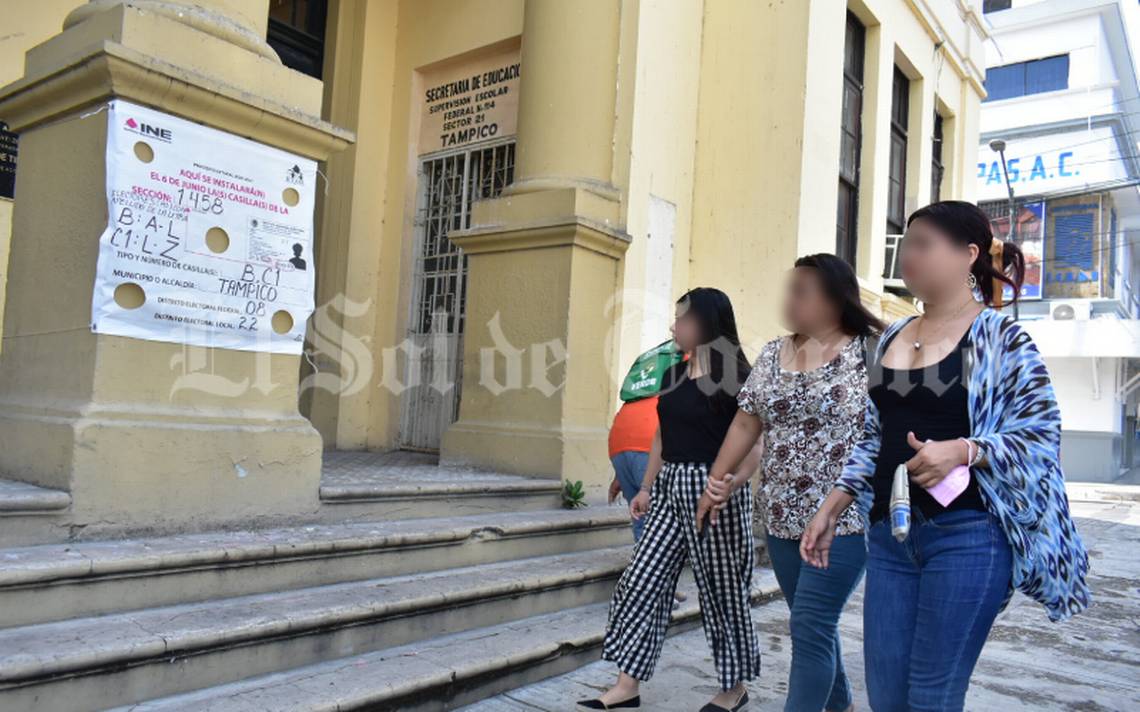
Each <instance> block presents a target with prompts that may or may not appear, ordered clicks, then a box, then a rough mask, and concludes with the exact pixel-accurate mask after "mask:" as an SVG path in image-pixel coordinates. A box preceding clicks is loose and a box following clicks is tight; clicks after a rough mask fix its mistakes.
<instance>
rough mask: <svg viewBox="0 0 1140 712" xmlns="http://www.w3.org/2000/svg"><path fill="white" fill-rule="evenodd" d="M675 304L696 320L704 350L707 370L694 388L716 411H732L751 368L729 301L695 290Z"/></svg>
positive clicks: (703, 289)
mask: <svg viewBox="0 0 1140 712" xmlns="http://www.w3.org/2000/svg"><path fill="white" fill-rule="evenodd" d="M677 305H678V306H683V307H684V308H685V309H686V313H688V314H692V315H693V316H695V317H696V319H697V323H698V324H699V325H700V330H701V345H702V346H705V347H707V349H706V350H707V352H708V359H709V361H708V369H709V371H708V373H706V374H703V375H702V376H701V377H700V378H698V379H697V385H698V386H700V388H701V392H702V393H704V394H705V395H706V396H708V397H709V398H711V399H712V401H713V407H714V408H715V409H716V410H718V411H720V412H727V411H728V410H736V394H737V392H738V391H739V390H740V387H741V386H743V385H744V382H745V381H746V380H747V379H748V374H749V372H750V371H751V370H752V366H751V364H750V363H749V362H748V357H747V356H745V355H744V348H743V347H742V346H741V345H740V334H739V333H737V330H736V314H735V313H734V312H733V311H732V302H731V301H730V300H729V298H728V295H727V294H725V293H724V292H722V291H720V290H719V289H714V288H713V287H697V288H696V289H691V290H689V291H688V292H686V293H685V294H684V295H683V296H682V297H681V298H680V299H678V300H677ZM680 367H681V368H684V367H685V366H684V364H681V365H680Z"/></svg>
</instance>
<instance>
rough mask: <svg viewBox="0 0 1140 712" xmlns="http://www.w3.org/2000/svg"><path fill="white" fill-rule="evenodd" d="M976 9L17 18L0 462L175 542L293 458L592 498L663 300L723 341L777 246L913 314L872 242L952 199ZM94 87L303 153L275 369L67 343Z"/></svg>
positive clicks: (770, 293)
mask: <svg viewBox="0 0 1140 712" xmlns="http://www.w3.org/2000/svg"><path fill="white" fill-rule="evenodd" d="M173 6H177V7H178V8H180V10H179V11H171V10H170V8H171V7H173ZM981 9H982V8H981V3H980V1H979V2H973V1H970V2H967V0H945V1H942V2H908V1H904V0H851V1H850V2H847V3H844V2H840V1H839V0H812V1H811V2H795V3H776V4H769V3H755V2H750V1H747V0H704V1H702V0H685V1H684V2H674V1H672V0H640V1H639V0H622V1H619V0H586V1H584V2H573V3H569V2H560V1H558V0H497V1H496V2H480V1H477V0H463V1H457V0H414V1H411V0H406V1H404V0H390V1H388V0H383V1H381V0H376V1H370V2H351V1H349V0H330V1H329V2H327V3H326V2H322V1H319V0H310V1H309V2H300V1H298V0H211V1H209V2H207V1H205V0H201V1H199V2H174V3H172V2H163V3H157V2H153V3H152V2H148V1H146V0H134V1H132V2H117V1H114V0H92V2H89V3H86V4H80V3H78V2H77V0H44V2H38V3H34V4H33V3H19V4H18V7H16V8H14V15H13V13H12V12H11V11H10V12H9V14H8V17H7V20H8V22H7V25H8V26H9V27H10V28H12V29H13V30H14V33H13V36H12V37H13V38H17V39H13V38H9V39H8V40H7V41H6V42H5V43H4V44H3V45H0V47H2V51H3V52H4V54H3V55H0V58H2V63H0V79H2V80H3V83H7V84H8V86H7V87H6V88H5V89H3V90H2V92H0V119H2V120H3V121H5V122H6V124H7V125H8V128H9V130H10V131H11V133H12V134H15V135H18V136H19V152H18V154H17V158H16V160H15V164H16V167H17V169H16V171H15V181H14V190H13V193H14V198H12V197H11V196H5V197H4V198H0V207H2V209H3V211H4V212H3V213H0V238H2V239H0V244H2V245H4V246H5V248H6V251H5V253H4V256H5V257H6V261H7V270H6V274H7V282H6V294H7V299H6V304H5V319H4V332H3V350H2V351H0V404H2V407H0V411H2V412H3V415H0V470H2V471H3V476H4V477H8V478H11V479H14V480H19V481H22V482H27V483H31V484H34V485H38V486H42V487H45V488H52V489H58V490H64V491H67V492H70V493H71V495H72V509H71V513H70V515H69V516H71V517H73V518H74V519H75V520H76V521H77V522H80V523H82V522H85V521H95V520H98V521H103V522H107V521H110V522H113V523H115V524H116V525H124V526H125V525H132V524H142V523H152V524H153V523H154V519H155V514H154V513H155V512H160V513H162V514H161V516H160V517H159V519H161V521H162V522H163V524H162V525H161V526H168V527H171V528H178V527H183V528H185V527H197V528H200V527H205V526H210V525H212V524H216V523H225V522H231V521H235V520H241V519H242V518H243V517H246V516H248V513H249V511H250V510H251V508H254V507H256V508H257V510H258V511H259V512H260V513H261V514H264V515H265V516H266V517H267V518H275V517H289V516H297V515H303V514H304V513H305V512H309V511H311V510H312V509H313V508H314V507H316V506H318V502H317V490H318V487H319V481H320V463H321V453H322V450H323V451H328V450H390V449H410V450H418V451H429V452H438V453H439V454H440V457H441V461H443V462H445V463H454V464H466V465H473V466H477V467H481V468H490V469H494V470H498V471H502V472H508V473H524V474H531V475H540V476H544V477H560V478H562V477H564V478H571V479H582V480H584V481H585V482H586V483H587V484H590V485H602V484H604V483H605V482H607V481H608V479H609V476H610V475H609V464H608V461H607V459H606V446H605V442H606V433H607V426H608V424H609V421H610V419H611V417H612V414H613V412H614V411H615V409H616V407H617V391H618V385H619V384H620V379H621V378H622V376H624V372H625V367H626V366H627V365H628V364H629V363H631V362H632V360H633V358H634V357H635V356H636V355H637V354H638V353H640V352H641V351H644V350H645V349H647V348H649V347H651V346H653V345H655V344H657V343H659V342H661V341H663V340H665V339H667V338H668V326H669V323H670V321H671V318H672V313H673V303H674V301H675V300H676V299H677V298H678V297H679V296H680V295H681V294H682V293H683V292H684V291H685V290H687V289H689V288H691V287H694V286H702V285H704V286H716V287H719V288H721V289H723V290H724V291H726V292H727V293H728V294H729V295H730V296H731V298H732V299H733V302H734V305H735V308H736V311H737V314H738V319H739V322H740V324H741V327H742V332H743V333H742V335H743V337H744V339H745V342H746V347H747V348H748V351H749V352H750V353H752V354H755V353H756V351H757V349H758V348H759V346H760V345H761V344H762V343H763V342H764V341H765V340H767V339H769V338H771V337H772V336H774V335H775V334H776V333H777V332H778V329H779V326H778V323H777V310H776V307H775V305H776V303H777V301H778V298H779V294H780V288H781V287H780V284H781V281H782V280H781V278H782V275H783V274H784V273H785V272H786V271H787V270H788V269H789V267H790V265H791V264H792V262H793V260H794V259H795V258H796V257H797V256H799V255H803V254H807V253H813V252H836V253H838V254H841V255H843V256H845V257H846V258H847V259H848V260H850V261H851V262H852V264H853V265H854V266H855V267H856V270H857V272H858V275H859V277H860V280H861V283H862V284H863V287H864V295H865V298H866V300H867V302H868V303H869V304H870V305H872V306H873V308H875V309H876V310H877V311H879V312H880V313H882V314H883V315H885V316H886V317H888V318H893V317H897V316H900V315H903V314H906V313H909V312H910V311H911V307H910V304H909V303H908V302H907V301H906V300H904V299H900V298H899V297H896V296H895V295H893V294H892V293H891V292H890V291H888V290H887V289H886V287H887V286H889V282H890V277H891V276H892V273H891V269H892V267H891V260H892V259H893V243H889V242H888V235H892V234H897V233H899V232H901V230H902V227H903V225H904V224H905V218H906V215H907V214H908V213H909V212H910V211H912V210H913V209H915V208H916V207H918V206H921V205H923V204H925V203H927V202H929V201H931V200H933V199H936V198H943V199H946V198H963V199H973V197H974V193H975V190H976V188H977V184H978V181H977V180H976V178H975V170H976V169H975V161H974V160H973V154H974V147H975V146H976V145H977V142H978V131H979V111H980V103H981V98H982V96H983V79H984V63H985V54H984V51H985V50H984V43H985V40H986V30H985V29H984V22H983V20H982V14H981ZM17 30H18V32H15V31H17ZM113 99H122V100H125V101H129V102H132V103H133V104H135V105H141V106H144V107H149V108H151V109H155V110H158V111H159V112H163V113H164V114H166V115H170V116H174V117H178V118H181V119H185V120H189V121H191V122H195V123H197V124H199V125H203V126H205V127H208V128H210V129H216V130H220V131H223V132H226V133H227V134H231V135H237V136H241V137H245V138H248V139H253V140H254V141H257V142H259V143H262V144H266V145H269V146H273V147H276V148H278V149H281V150H284V151H286V152H289V153H290V154H291V155H297V156H301V157H303V158H305V159H306V160H313V161H317V162H318V164H317V165H318V166H319V177H318V179H317V181H318V182H317V188H316V192H315V206H313V211H314V212H313V214H314V226H315V239H314V244H313V255H312V257H311V259H310V260H309V263H311V264H312V265H313V269H314V271H315V311H314V312H313V316H312V318H311V319H310V320H309V322H308V327H307V330H306V331H305V334H306V335H305V342H304V349H303V352H302V353H301V354H300V355H298V354H281V353H273V354H270V353H258V352H256V350H254V351H235V350H231V349H226V348H210V347H203V346H200V345H187V343H185V342H183V343H179V338H180V337H177V336H171V337H170V339H168V340H167V341H163V340H162V338H159V339H158V340H141V339H132V338H125V337H122V336H114V335H107V334H104V333H93V331H92V329H91V328H89V325H90V322H91V315H90V303H91V302H90V294H91V291H92V289H93V283H95V282H97V281H98V280H99V277H98V275H97V271H96V264H95V262H96V254H95V251H94V249H95V248H94V247H93V246H92V245H93V244H94V243H95V242H96V241H97V240H98V236H99V234H100V232H101V231H103V229H104V228H105V227H106V224H107V218H108V216H107V209H106V201H105V194H104V186H105V161H104V155H105V150H106V147H107V141H108V139H107V132H108V128H107V125H106V122H107V121H108V116H109V112H108V111H106V110H105V109H106V106H107V103H108V102H109V101H111V100H113ZM206 150H207V151H208V150H209V149H206ZM987 190H988V187H987ZM60 195H67V196H69V198H68V200H69V207H68V209H66V210H61V209H59V205H58V200H59V198H58V196H60ZM13 210H14V216H13V215H11V213H12V212H13ZM9 225H11V233H10V237H9V233H8V230H9ZM231 232H232V230H231ZM206 240H207V243H209V240H210V236H207V237H206ZM9 244H10V249H8V247H9ZM210 244H211V245H213V243H210ZM297 247H298V248H300V247H301V245H300V244H298V245H297ZM60 255H66V257H60ZM295 256H296V257H298V258H300V257H301V255H300V250H299V249H298V250H297V254H296V255H295ZM111 286H114V285H111ZM45 295H47V296H45ZM124 308H126V307H124ZM148 328H149V327H148ZM60 373H70V374H73V377H70V378H66V379H61V378H59V375H58V374H60ZM140 422H145V423H146V427H138V426H139V423H140ZM140 471H146V472H148V473H150V474H149V475H148V476H147V477H140V476H138V475H137V474H135V473H137V472H140Z"/></svg>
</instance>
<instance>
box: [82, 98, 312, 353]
mask: <svg viewBox="0 0 1140 712" xmlns="http://www.w3.org/2000/svg"><path fill="white" fill-rule="evenodd" d="M109 114H110V118H109V125H108V129H107V213H108V222H107V228H106V230H105V231H104V232H103V235H102V236H101V237H100V239H99V262H98V268H97V272H96V276H95V291H94V297H93V301H92V310H91V312H92V314H91V329H92V330H93V331H95V332H98V333H100V334H115V335H117V336H129V337H133V338H136V339H148V340H151V341H168V342H173V343H180V344H189V345H192V346H209V347H215V348H227V349H239V350H242V351H267V352H272V353H288V354H299V353H301V346H302V343H303V341H304V335H305V322H306V320H307V319H308V318H309V315H310V314H311V313H312V311H313V284H314V280H313V272H314V270H315V265H314V264H313V200H314V194H315V191H314V184H315V182H316V171H317V166H316V163H315V162H314V161H311V160H309V159H306V158H301V157H299V156H295V155H292V154H290V153H286V152H284V151H280V150H278V149H275V148H271V147H268V146H264V145H261V144H259V143H255V142H253V141H249V140H247V139H244V138H240V137H237V136H234V135H232V134H228V133H226V132H224V131H219V130H217V129H212V128H207V127H205V126H202V125H200V124H196V123H193V122H190V121H186V120H184V119H180V118H176V117H174V116H171V115H169V114H164V113H162V112H159V111H155V110H153V109H148V108H145V107H142V106H138V105H136V104H131V103H128V102H125V101H121V100H115V101H113V102H111V106H110V112H109Z"/></svg>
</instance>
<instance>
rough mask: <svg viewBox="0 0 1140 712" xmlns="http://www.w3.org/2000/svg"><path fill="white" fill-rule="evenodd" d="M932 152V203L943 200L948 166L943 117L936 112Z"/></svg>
mask: <svg viewBox="0 0 1140 712" xmlns="http://www.w3.org/2000/svg"><path fill="white" fill-rule="evenodd" d="M931 143H932V144H933V145H932V146H931V151H930V202H932V203H937V202H938V201H939V200H942V175H943V174H944V173H945V172H946V166H945V164H943V162H942V115H941V114H939V113H938V110H937V109H935V110H934V135H933V137H932V138H931Z"/></svg>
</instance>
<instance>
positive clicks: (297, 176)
mask: <svg viewBox="0 0 1140 712" xmlns="http://www.w3.org/2000/svg"><path fill="white" fill-rule="evenodd" d="M285 182H286V183H292V184H293V185H304V184H305V176H304V174H303V173H301V167H300V166H298V165H296V164H294V165H293V167H292V168H290V169H289V170H288V171H286V172H285Z"/></svg>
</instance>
